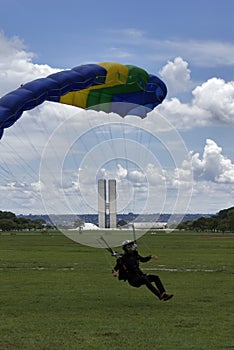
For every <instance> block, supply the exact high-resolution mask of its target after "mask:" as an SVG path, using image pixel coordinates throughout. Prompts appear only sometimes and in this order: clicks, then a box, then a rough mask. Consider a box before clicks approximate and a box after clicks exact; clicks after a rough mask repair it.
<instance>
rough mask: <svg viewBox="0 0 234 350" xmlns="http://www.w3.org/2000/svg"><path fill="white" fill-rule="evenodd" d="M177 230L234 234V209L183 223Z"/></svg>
mask: <svg viewBox="0 0 234 350" xmlns="http://www.w3.org/2000/svg"><path fill="white" fill-rule="evenodd" d="M177 229H179V230H186V231H197V232H205V231H211V232H222V233H224V232H234V207H231V208H228V209H223V210H220V211H219V212H218V213H217V214H216V215H212V216H210V217H200V218H199V219H197V220H188V221H185V222H181V223H180V224H179V225H178V226H177Z"/></svg>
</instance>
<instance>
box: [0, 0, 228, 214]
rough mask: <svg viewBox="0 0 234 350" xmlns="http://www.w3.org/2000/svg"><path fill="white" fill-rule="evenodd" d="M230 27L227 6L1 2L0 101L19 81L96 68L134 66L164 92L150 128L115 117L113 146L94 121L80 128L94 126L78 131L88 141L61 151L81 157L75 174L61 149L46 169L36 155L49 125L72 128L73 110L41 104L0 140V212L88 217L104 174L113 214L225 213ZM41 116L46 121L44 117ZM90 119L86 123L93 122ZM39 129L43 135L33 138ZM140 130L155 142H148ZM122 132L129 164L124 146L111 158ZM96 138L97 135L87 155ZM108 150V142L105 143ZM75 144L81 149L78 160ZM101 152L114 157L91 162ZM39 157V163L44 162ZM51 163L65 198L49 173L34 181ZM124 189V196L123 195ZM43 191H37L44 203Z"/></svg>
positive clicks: (50, 128)
mask: <svg viewBox="0 0 234 350" xmlns="http://www.w3.org/2000/svg"><path fill="white" fill-rule="evenodd" d="M233 32H234V5H233V3H232V2H231V1H228V0H224V1H222V2H217V1H200V0H199V1H196V2H194V1H177V2H174V1H164V2H162V1H157V0H149V1H144V2H137V1H130V0H126V1H118V2H112V1H101V0H100V1H99V2H96V1H89V2H84V1H77V0H76V1H73V0H70V1H69V2H68V3H67V4H66V3H60V2H58V1H53V0H51V1H44V0H42V1H40V2H34V1H29V0H21V1H16V0H14V1H13V0H7V1H5V0H2V1H1V11H0V77H1V79H0V96H3V95H4V94H6V93H8V92H9V91H11V90H14V89H16V88H17V87H18V86H19V85H20V84H21V83H25V82H27V81H31V80H34V79H36V78H38V77H44V76H47V75H49V74H51V73H53V72H56V71H58V70H63V69H69V68H72V67H74V66H78V65H80V64H86V63H98V62H103V61H115V62H120V63H123V64H135V65H137V66H140V67H142V68H144V69H146V70H147V71H149V72H150V73H152V74H156V75H158V76H159V77H161V79H163V81H164V82H165V83H166V84H167V87H168V95H167V98H166V100H165V101H164V102H163V104H162V105H161V106H160V107H159V108H158V107H157V108H156V110H155V113H159V114H160V116H159V117H157V118H158V120H159V121H160V120H161V124H160V122H159V123H158V124H157V125H153V124H152V120H151V118H153V116H151V115H150V116H149V118H146V119H145V121H144V124H141V122H140V121H137V122H135V121H133V125H131V126H129V125H128V124H124V123H125V121H122V120H121V122H120V121H119V119H118V118H117V117H116V118H114V119H113V121H114V122H115V123H117V125H118V128H116V135H117V129H118V132H119V134H118V135H117V136H116V140H115V141H113V139H112V140H110V139H109V140H108V138H105V136H104V135H107V134H109V135H110V133H111V132H112V131H111V132H110V127H109V126H106V125H104V127H103V128H102V127H101V126H100V124H101V123H102V119H100V122H99V125H96V124H95V122H94V124H91V123H93V122H91V121H89V124H88V126H89V128H91V131H89V132H86V134H85V135H86V136H84V135H83V134H82V133H81V132H80V131H79V142H77V147H78V148H79V150H76V148H75V146H71V145H69V146H68V148H69V152H71V154H72V153H75V154H77V153H78V151H79V152H80V154H81V155H80V158H79V157H78V156H77V158H76V161H75V162H73V169H71V168H69V165H68V164H71V158H72V157H71V156H70V155H68V153H69V152H67V153H66V154H63V152H62V151H61V152H60V153H61V154H63V157H64V158H63V159H62V160H59V161H58V163H57V164H56V165H55V164H54V163H52V162H51V158H49V157H48V158H47V157H45V154H46V155H48V153H50V150H49V149H48V147H46V148H45V150H46V153H45V150H43V148H44V146H45V144H46V143H47V142H48V139H49V137H50V134H51V133H52V132H53V130H54V128H55V126H56V121H59V122H63V121H64V120H68V121H69V120H70V118H72V116H73V114H74V113H76V112H75V111H74V109H73V108H72V107H70V108H69V107H67V108H66V107H65V106H64V107H60V106H59V107H58V106H55V105H54V104H44V105H43V106H41V107H40V108H36V109H35V110H33V111H30V112H27V113H25V114H24V115H23V117H22V118H21V119H22V120H20V122H19V123H17V125H14V127H12V128H11V129H12V130H7V131H6V132H5V134H4V137H3V139H2V140H1V141H0V142H1V144H0V152H1V168H0V170H1V183H0V194H1V198H5V201H4V202H3V203H1V208H0V209H1V210H12V211H14V212H16V213H19V214H20V213H25V214H26V213H29V212H33V213H41V212H43V211H45V210H46V211H51V210H52V211H58V212H60V211H61V212H62V211H66V210H67V206H68V207H69V208H70V209H71V211H72V212H77V211H82V212H86V211H90V212H93V211H95V210H96V209H95V208H96V207H95V205H96V204H95V205H93V201H94V199H93V193H94V192H93V191H94V187H93V186H94V183H95V181H96V179H97V177H98V176H99V177H100V176H102V175H103V176H107V177H117V179H118V186H119V203H121V204H119V206H120V207H119V211H120V212H128V211H139V212H144V211H145V212H171V211H174V212H179V211H181V210H182V211H186V212H190V213H191V212H192V213H194V212H201V213H216V212H217V211H219V210H221V209H224V208H227V207H230V206H232V205H233V202H234V201H233V195H234V141H233V131H234V122H233V120H234V69H233V68H234V40H233ZM45 116H46V117H45ZM54 116H56V117H54ZM43 118H47V119H46V122H45V119H43ZM53 118H54V119H53ZM90 118H91V119H90V120H92V118H94V117H93V116H92V115H90ZM104 118H105V117H104ZM160 118H161V119H160ZM48 120H49V122H48ZM127 120H128V123H131V122H132V121H130V120H129V119H127ZM165 121H166V123H167V126H166V128H169V126H170V130H171V131H170V133H169V136H167V137H166V136H165V135H166V133H165V130H164V131H162V129H163V127H165ZM72 122H73V120H72ZM45 125H47V126H48V130H46V131H45V130H43V131H42V129H43V127H44V126H45ZM82 125H83V124H82ZM142 125H143V129H144V133H145V134H144V137H141V138H139V132H138V131H139V130H138V129H137V128H139V127H142ZM66 127H67V124H66ZM82 127H83V126H82ZM115 127H116V126H113V130H115ZM13 128H14V130H13ZM81 129H82V128H81ZM81 129H80V130H81ZM159 129H160V130H159ZM87 130H88V129H87ZM137 130H138V131H137ZM149 131H152V133H153V136H151V137H149ZM91 132H92V133H93V134H92V133H91ZM67 134H68V133H67ZM91 134H92V135H91ZM97 134H100V135H102V136H101V137H103V139H105V141H106V143H104V144H103V143H100V137H98V136H97ZM127 134H128V135H130V134H132V135H133V134H134V135H135V136H129V137H130V139H129V140H128V143H127V146H126V147H128V149H129V154H128V158H131V159H128V161H126V159H125V160H124V153H123V151H119V152H120V153H119V154H117V158H118V159H115V154H116V151H113V149H114V147H116V148H117V147H118V150H119V149H120V148H121V146H120V145H119V141H118V140H117V139H119V138H121V137H122V138H123V137H125V136H126V135H127ZM137 135H138V136H137ZM147 135H148V136H147ZM59 136H61V130H58V134H57V135H56V136H54V139H53V140H52V141H51V142H55V144H54V145H53V148H54V149H58V148H59V146H58V144H57V143H59V145H60V144H61V143H63V142H65V141H64V140H63V142H62V141H61V139H60V138H59ZM134 137H135V138H134ZM136 137H138V139H136ZM147 137H149V140H148V141H145V143H144V144H143V141H142V140H146V139H147ZM140 139H141V141H142V146H141V148H139V153H137V151H136V152H135V154H133V153H134V152H133V151H132V146H133V142H135V143H138V145H137V146H136V145H135V146H136V147H135V149H137V147H140V146H139V140H140ZM169 139H170V143H169V141H168V140H169ZM91 140H92V142H91ZM93 140H96V148H95V149H94V145H93ZM159 140H161V144H160V142H159ZM66 142H67V141H66ZM69 142H71V141H70V140H69ZM69 142H68V144H69ZM125 142H126V139H125ZM99 143H100V145H99ZM108 143H109V146H110V144H112V146H113V145H114V146H113V147H109V146H108ZM81 144H82V145H83V146H84V144H85V146H84V147H83V151H82V152H83V153H82V152H81V149H82V147H81ZM98 145H99V146H98ZM172 145H173V146H172ZM98 147H99V148H98ZM105 147H107V148H105ZM108 147H109V148H110V149H112V153H111V151H109V154H107V155H106V159H109V161H108V162H107V160H106V161H105V160H104V158H101V157H100V159H99V163H98V162H96V163H98V164H97V165H96V168H95V167H94V163H95V162H94V161H93V159H94V157H95V160H97V154H98V152H99V154H104V153H105V152H106V149H108ZM146 148H147V149H148V152H149V151H150V152H151V153H152V154H153V155H154V159H152V158H151V157H152V154H151V153H150V154H148V155H147V154H146V153H147V152H146ZM87 150H88V155H87ZM104 151H105V152H104ZM177 151H178V152H177ZM121 152H122V153H121ZM186 152H187V156H188V158H189V161H188V159H187V158H186ZM42 154H43V157H44V158H43V159H42V160H41V157H42ZM139 154H143V155H142V159H143V158H144V161H141V160H139V159H138V158H139V157H138V155H139ZM125 155H126V154H125ZM49 159H50V160H49ZM78 159H80V160H79V161H78ZM120 159H121V160H120ZM147 159H148V160H149V162H148V163H147V162H146V160H147ZM170 159H171V161H170ZM52 164H53V166H55V168H56V167H59V166H61V164H66V165H67V168H64V170H63V181H62V187H63V195H64V193H65V195H64V197H60V195H59V194H58V193H60V192H59V191H58V187H56V186H55V184H54V179H55V178H56V175H54V176H51V177H49V176H48V174H47V175H44V176H45V178H44V179H43V177H42V176H41V174H42V173H43V171H44V170H45V168H47V169H48V167H52ZM134 164H135V165H134ZM41 165H42V166H41ZM134 166H135V168H134ZM43 167H44V168H43ZM78 169H79V171H78ZM51 172H52V170H51V168H50V173H51ZM71 172H73V174H71ZM16 174H17V175H16ZM38 174H39V175H38ZM93 174H95V176H94V175H93ZM45 179H46V181H45ZM146 179H147V181H146ZM191 179H192V180H191ZM45 182H46V185H45V187H44V188H43V183H45ZM52 182H53V183H52ZM146 182H147V186H146ZM53 186H55V187H54V189H53V190H52V189H51V188H52V187H53ZM57 186H61V184H60V185H59V184H57ZM48 187H50V190H49V191H48ZM127 189H130V192H129V193H128V192H127ZM40 191H42V197H43V196H44V197H43V202H42V201H41V195H40ZM149 191H150V192H151V194H150V195H149ZM74 193H75V196H74ZM152 193H153V194H152ZM80 196H81V197H82V200H81V202H82V205H81V206H80V207H79V205H78V204H77V198H78V197H80ZM51 197H52V198H54V200H53V202H52V201H51ZM129 198H131V200H129ZM146 198H147V199H146ZM178 198H179V200H178ZM69 201H70V202H69ZM54 202H56V203H61V202H66V205H65V206H63V205H61V207H60V206H59V208H58V207H57V206H55V207H54ZM84 202H85V203H84ZM178 203H179V204H178ZM45 206H46V209H45V208H44V207H45Z"/></svg>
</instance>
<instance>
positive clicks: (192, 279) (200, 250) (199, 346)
mask: <svg viewBox="0 0 234 350" xmlns="http://www.w3.org/2000/svg"><path fill="white" fill-rule="evenodd" d="M138 248H139V252H140V253H141V254H142V255H147V254H148V253H151V252H154V253H156V254H157V255H158V256H159V259H158V260H157V261H153V260H152V261H150V262H148V263H145V264H142V269H143V270H144V271H146V272H147V273H155V274H158V275H159V276H160V277H161V279H162V281H163V282H164V284H165V286H166V288H167V290H168V292H172V293H174V298H173V299H172V300H170V301H168V302H163V301H159V300H158V299H156V298H155V297H154V295H153V294H151V293H150V292H149V291H148V290H147V289H146V288H145V287H144V286H143V287H141V288H139V289H136V288H133V287H130V286H129V285H128V284H127V283H125V282H119V281H118V280H116V279H115V278H113V277H112V275H111V269H112V266H113V265H114V263H115V259H114V258H113V257H111V256H110V254H109V253H108V252H107V251H106V250H104V249H98V248H90V247H88V246H81V245H79V244H77V243H74V242H73V241H71V240H69V239H68V238H67V237H65V236H62V235H33V234H31V235H3V234H2V235H1V236H0V350H9V349H14V350H92V349H93V350H120V349H121V350H122V349H126V350H133V349H134V350H138V349H139V350H140V349H157V350H177V349H178V350H190V349H194V350H195V349H196V350H208V349H209V350H228V349H229V350H230V349H234V332H233V330H234V303H233V302H234V289H233V287H234V283H233V282H234V278H233V271H234V259H233V248H234V235H232V234H229V235H212V234H191V233H186V232H185V233H180V232H173V233H163V232H161V233H159V234H157V235H149V234H148V235H145V236H144V237H142V238H141V239H139V241H138Z"/></svg>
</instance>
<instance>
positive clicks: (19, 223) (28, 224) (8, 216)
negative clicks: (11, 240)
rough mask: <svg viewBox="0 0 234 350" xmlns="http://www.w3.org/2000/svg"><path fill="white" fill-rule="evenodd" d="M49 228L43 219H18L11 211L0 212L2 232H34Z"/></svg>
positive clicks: (0, 228)
mask: <svg viewBox="0 0 234 350" xmlns="http://www.w3.org/2000/svg"><path fill="white" fill-rule="evenodd" d="M46 228H48V227H47V225H46V222H45V221H44V220H43V219H35V220H31V219H27V218H24V217H17V216H16V215H15V214H14V213H12V212H10V211H1V210H0V231H23V230H27V231H33V230H42V229H46Z"/></svg>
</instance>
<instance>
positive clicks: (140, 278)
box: [114, 250, 165, 299]
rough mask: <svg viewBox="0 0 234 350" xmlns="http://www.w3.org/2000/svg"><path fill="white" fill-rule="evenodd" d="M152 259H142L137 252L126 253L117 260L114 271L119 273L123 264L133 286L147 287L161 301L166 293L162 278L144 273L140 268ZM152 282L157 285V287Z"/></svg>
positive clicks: (147, 257) (128, 279)
mask: <svg viewBox="0 0 234 350" xmlns="http://www.w3.org/2000/svg"><path fill="white" fill-rule="evenodd" d="M150 259H151V256H146V257H142V256H140V255H139V254H138V252H137V251H136V250H134V251H132V252H125V253H124V254H123V256H122V257H121V259H119V260H117V263H116V265H115V267H114V270H115V271H118V270H119V269H120V264H122V265H123V267H124V269H126V279H127V281H128V283H129V284H130V285H131V286H133V287H136V288H138V287H140V286H142V285H146V287H147V288H148V289H149V290H150V291H151V292H152V293H154V294H155V295H156V296H157V297H158V298H159V299H160V297H161V296H162V294H163V293H164V292H165V288H164V286H163V284H162V282H161V280H160V278H159V277H158V276H156V275H148V274H145V273H143V272H142V271H141V269H140V267H139V263H140V262H147V261H149V260H150ZM152 282H154V283H155V287H154V286H153V284H152Z"/></svg>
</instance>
